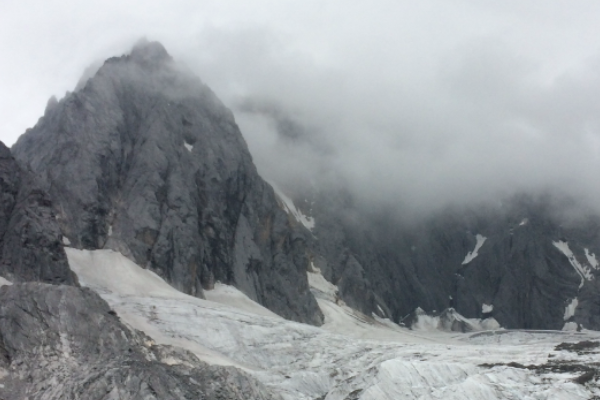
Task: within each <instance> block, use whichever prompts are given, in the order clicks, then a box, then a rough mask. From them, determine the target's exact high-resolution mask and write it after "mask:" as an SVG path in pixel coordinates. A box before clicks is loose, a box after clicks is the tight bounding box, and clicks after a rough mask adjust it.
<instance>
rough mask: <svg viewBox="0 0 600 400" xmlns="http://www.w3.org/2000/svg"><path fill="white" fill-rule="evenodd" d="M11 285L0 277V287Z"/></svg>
mask: <svg viewBox="0 0 600 400" xmlns="http://www.w3.org/2000/svg"><path fill="white" fill-rule="evenodd" d="M5 285H12V282H11V281H9V280H8V279H5V278H3V277H1V276H0V286H5Z"/></svg>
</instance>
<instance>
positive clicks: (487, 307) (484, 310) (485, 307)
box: [481, 303, 494, 314]
mask: <svg viewBox="0 0 600 400" xmlns="http://www.w3.org/2000/svg"><path fill="white" fill-rule="evenodd" d="M492 311H494V305H493V304H485V303H483V304H482V305H481V312H482V313H483V314H487V313H491V312H492Z"/></svg>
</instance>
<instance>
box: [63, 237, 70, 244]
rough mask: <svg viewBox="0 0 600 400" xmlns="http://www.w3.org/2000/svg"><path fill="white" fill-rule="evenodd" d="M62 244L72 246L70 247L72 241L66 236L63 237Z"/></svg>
mask: <svg viewBox="0 0 600 400" xmlns="http://www.w3.org/2000/svg"><path fill="white" fill-rule="evenodd" d="M62 242H63V244H64V245H65V246H70V245H71V241H70V240H69V238H68V237H66V236H63V237H62Z"/></svg>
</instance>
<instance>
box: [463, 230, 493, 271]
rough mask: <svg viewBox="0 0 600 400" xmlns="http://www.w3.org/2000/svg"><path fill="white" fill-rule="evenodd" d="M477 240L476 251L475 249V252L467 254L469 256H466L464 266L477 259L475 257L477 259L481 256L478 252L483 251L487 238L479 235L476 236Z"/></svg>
mask: <svg viewBox="0 0 600 400" xmlns="http://www.w3.org/2000/svg"><path fill="white" fill-rule="evenodd" d="M475 239H476V240H477V243H476V244H475V249H473V251H471V252H469V253H467V255H466V256H465V259H464V260H463V262H462V265H466V264H468V263H470V262H471V261H473V260H474V259H475V257H477V256H478V255H479V253H478V251H479V249H481V246H483V244H484V243H485V241H486V239H487V238H486V237H485V236H482V235H480V234H477V235H476V236H475Z"/></svg>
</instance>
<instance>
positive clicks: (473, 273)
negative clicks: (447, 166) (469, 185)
mask: <svg viewBox="0 0 600 400" xmlns="http://www.w3.org/2000/svg"><path fill="white" fill-rule="evenodd" d="M292 192H293V190H292ZM308 192H309V194H308V196H310V191H308ZM292 195H293V197H295V198H296V199H298V201H297V203H298V204H301V203H302V201H301V199H304V198H306V196H307V191H305V190H300V191H298V192H296V193H295V194H294V193H292ZM312 195H313V196H314V197H313V198H314V201H312V202H311V204H312V206H311V207H312V213H311V215H310V216H311V217H314V219H315V227H314V229H313V231H312V233H313V237H312V239H311V243H310V247H311V257H312V259H313V261H314V263H315V265H316V266H317V267H318V268H320V270H321V271H322V272H323V274H324V276H325V278H326V279H327V280H329V281H330V282H332V283H333V284H336V285H337V286H338V288H339V295H340V297H341V298H342V299H343V300H344V301H345V302H346V303H347V304H349V305H351V306H352V307H354V308H356V309H358V310H360V311H362V312H363V313H366V314H367V315H370V314H371V313H375V314H378V315H380V316H387V317H391V318H392V319H393V320H394V321H396V322H401V321H403V319H404V318H405V317H407V316H409V315H410V314H411V313H412V312H414V310H415V309H416V308H417V307H420V308H422V309H423V310H425V311H426V312H428V313H431V314H439V313H440V312H442V311H443V310H445V309H447V308H455V309H456V310H457V311H458V312H459V313H460V314H462V315H464V316H465V317H468V318H485V317H494V318H495V319H496V320H497V321H498V322H499V323H500V324H501V325H502V326H503V327H505V328H514V329H517V328H520V329H562V328H563V327H564V326H565V323H567V322H574V323H575V324H579V325H580V326H582V327H584V328H587V329H600V319H598V317H597V315H600V286H599V284H598V278H600V269H599V268H598V266H597V265H596V266H594V265H593V264H594V257H595V255H600V219H599V218H598V217H596V216H594V215H593V214H590V215H584V216H582V217H580V218H578V219H577V220H576V221H575V220H569V218H564V217H562V216H561V213H562V211H561V210H564V209H566V208H568V207H569V205H568V204H567V205H565V204H555V203H557V201H554V200H552V199H551V198H546V197H544V196H532V195H525V194H523V195H518V196H514V197H513V198H510V199H506V200H505V201H504V202H503V204H502V205H501V206H489V205H488V206H481V207H478V208H474V207H462V208H460V207H454V208H448V209H446V210H441V211H438V212H436V213H435V214H432V215H430V216H427V217H424V218H420V219H418V220H413V221H410V222H407V220H406V219H402V218H396V217H395V216H394V215H395V210H394V209H383V208H382V209H379V210H377V209H374V208H373V207H371V205H369V204H366V205H365V204H360V203H358V202H357V201H356V199H355V198H354V197H353V196H352V195H351V194H350V193H349V192H348V191H346V190H345V189H343V188H337V189H335V188H332V187H330V188H328V189H326V190H321V191H318V190H316V191H314V193H313V194H312ZM478 237H479V239H480V240H481V239H483V238H485V241H484V242H483V244H482V245H481V247H480V248H479V249H478V251H477V254H476V256H474V257H472V258H467V255H468V254H469V253H473V252H474V250H475V248H476V246H477V242H478ZM560 243H564V245H565V246H568V247H569V249H570V250H571V251H572V252H573V257H572V258H571V257H570V256H568V255H565V254H564V253H563V252H562V251H561V250H560V249H559V248H558V247H557V244H560ZM586 254H587V255H586ZM588 256H593V257H591V258H589V257H588ZM598 259H599V260H600V258H598ZM574 263H576V264H578V265H581V268H583V270H584V275H586V276H585V277H582V276H581V274H580V272H578V270H577V268H575V267H574V265H573V264H574ZM574 299H577V307H576V310H575V312H574V315H572V316H569V315H566V314H565V309H566V307H567V306H568V305H569V304H571V303H572V302H573V300H574ZM484 304H485V305H486V306H488V307H485V308H486V309H488V308H489V306H492V307H493V309H492V311H487V310H486V311H485V312H484Z"/></svg>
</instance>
